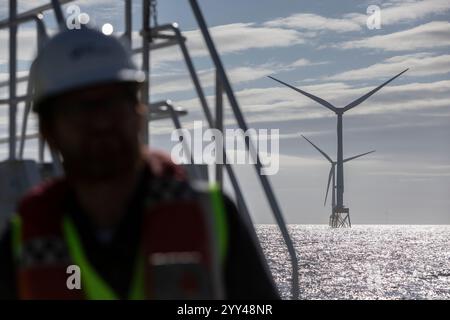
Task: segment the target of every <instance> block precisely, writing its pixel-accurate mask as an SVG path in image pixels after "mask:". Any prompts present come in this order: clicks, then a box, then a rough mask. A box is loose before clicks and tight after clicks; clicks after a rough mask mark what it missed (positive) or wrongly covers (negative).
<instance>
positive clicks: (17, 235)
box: [11, 214, 22, 261]
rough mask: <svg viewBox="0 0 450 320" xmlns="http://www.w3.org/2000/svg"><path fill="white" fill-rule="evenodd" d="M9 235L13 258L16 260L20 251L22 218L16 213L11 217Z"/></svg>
mask: <svg viewBox="0 0 450 320" xmlns="http://www.w3.org/2000/svg"><path fill="white" fill-rule="evenodd" d="M11 237H12V239H11V244H12V252H13V255H14V259H15V260H16V261H18V260H19V258H20V254H21V251H22V219H21V218H20V216H19V215H18V214H15V215H14V216H13V217H12V218H11Z"/></svg>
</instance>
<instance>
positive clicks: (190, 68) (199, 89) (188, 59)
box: [173, 27, 256, 236]
mask: <svg viewBox="0 0 450 320" xmlns="http://www.w3.org/2000/svg"><path fill="white" fill-rule="evenodd" d="M173 31H174V32H175V35H176V36H177V38H178V43H179V45H180V48H181V52H182V53H183V57H184V61H185V62H186V67H187V68H188V71H189V74H190V75H191V79H192V82H193V83H194V87H195V91H196V92H197V96H198V98H199V100H200V105H201V106H202V109H203V113H204V114H205V118H206V121H207V122H208V126H209V127H210V128H214V120H213V116H212V114H211V110H210V109H209V106H208V102H207V101H206V98H205V94H204V93H203V89H202V86H201V85H200V80H199V79H198V76H197V74H196V72H195V68H194V64H193V63H192V59H191V57H190V55H189V52H188V50H187V47H186V45H185V43H184V42H183V39H182V36H181V33H180V30H179V29H178V28H176V27H173ZM223 156H224V162H225V163H224V165H225V169H226V170H227V173H228V177H229V178H230V183H231V185H232V186H233V189H234V191H235V192H236V200H237V203H238V206H239V209H240V210H241V211H239V212H241V213H243V215H242V217H243V218H244V221H245V223H246V224H247V225H248V227H249V228H250V227H252V226H253V223H252V219H251V216H250V211H249V210H248V207H247V204H246V202H245V199H244V196H243V195H242V192H241V188H240V187H239V182H238V180H237V178H236V175H235V173H234V171H233V168H232V167H231V164H230V163H227V152H226V148H225V146H224V148H223ZM255 236H256V233H255Z"/></svg>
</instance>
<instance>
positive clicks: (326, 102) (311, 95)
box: [268, 76, 337, 112]
mask: <svg viewBox="0 0 450 320" xmlns="http://www.w3.org/2000/svg"><path fill="white" fill-rule="evenodd" d="M268 77H269V78H270V79H272V80H275V81H277V82H279V83H281V84H284V85H285V86H287V87H289V88H291V89H294V90H295V91H297V92H300V93H301V94H303V95H304V96H307V97H308V98H310V99H312V100H314V101H316V102H318V103H320V104H321V105H323V106H324V107H326V108H328V109H330V110H331V111H333V112H336V110H337V108H336V107H335V106H333V105H332V104H331V103H329V102H328V101H326V100H324V99H322V98H319V97H317V96H315V95H313V94H311V93H308V92H306V91H303V90H301V89H298V88H296V87H294V86H291V85H290V84H288V83H286V82H283V81H281V80H278V79H276V78H274V77H271V76H268Z"/></svg>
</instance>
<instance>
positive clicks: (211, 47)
mask: <svg viewBox="0 0 450 320" xmlns="http://www.w3.org/2000/svg"><path fill="white" fill-rule="evenodd" d="M189 3H190V4H191V8H192V11H193V12H194V16H195V18H196V20H197V23H198V24H199V27H200V31H201V33H202V35H203V39H204V40H205V42H206V46H207V47H208V51H209V54H210V55H211V58H212V60H213V62H214V65H215V67H216V70H217V72H218V74H219V75H220V78H221V79H220V80H221V81H222V84H223V87H224V90H225V93H226V94H227V97H228V101H229V103H230V105H231V108H232V110H233V113H234V116H235V118H236V120H237V122H238V124H239V127H240V128H241V129H242V130H244V132H245V131H247V130H248V126H247V123H246V121H245V119H244V116H243V114H242V112H241V109H240V108H239V104H238V102H237V99H236V97H235V96H234V92H233V89H232V87H231V83H230V82H229V80H228V77H227V75H226V73H225V69H224V67H223V64H222V61H221V59H220V57H219V54H218V52H217V50H216V47H215V44H214V42H213V40H212V38H211V35H210V33H209V30H208V27H207V25H206V21H205V19H204V17H203V14H202V12H201V10H200V7H199V6H198V3H197V0H189ZM245 144H246V148H247V150H250V151H254V150H255V147H254V145H253V142H252V141H251V139H248V140H247V139H245ZM252 154H256V164H255V170H256V172H257V176H258V177H259V179H260V181H261V184H262V186H263V188H264V192H265V194H266V197H267V200H268V201H269V204H270V206H271V209H272V212H273V214H274V216H275V219H276V221H277V224H278V227H279V228H280V231H281V233H282V235H283V239H284V242H285V244H286V246H287V248H288V252H289V255H290V257H291V264H292V291H291V294H292V299H298V297H299V284H298V259H297V254H296V252H295V248H294V245H293V243H292V240H291V238H290V236H289V231H288V230H287V227H286V223H285V222H284V218H283V215H282V213H281V209H280V207H279V205H278V202H277V199H276V197H275V195H274V193H273V191H272V187H271V185H270V182H269V179H268V178H267V176H265V175H262V174H259V173H260V172H261V169H262V164H261V160H260V158H259V154H258V153H257V152H253V153H252Z"/></svg>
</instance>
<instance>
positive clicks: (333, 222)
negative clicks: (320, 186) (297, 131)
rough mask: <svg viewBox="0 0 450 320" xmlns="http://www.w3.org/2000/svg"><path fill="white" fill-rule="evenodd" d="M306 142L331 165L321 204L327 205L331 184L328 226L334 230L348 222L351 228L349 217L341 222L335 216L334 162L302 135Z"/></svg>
mask: <svg viewBox="0 0 450 320" xmlns="http://www.w3.org/2000/svg"><path fill="white" fill-rule="evenodd" d="M301 136H302V137H303V138H304V139H305V140H306V141H308V142H309V143H310V144H311V145H312V146H313V147H314V148H315V149H316V150H317V151H319V152H320V153H321V154H322V155H323V156H324V157H325V159H327V160H328V162H329V163H330V164H331V168H330V173H329V174H328V183H327V191H326V193H325V201H324V202H323V205H324V206H325V205H326V203H327V198H328V192H329V190H330V183H331V182H333V184H332V186H333V189H332V191H331V192H332V193H331V215H330V226H331V227H334V228H338V227H341V226H343V225H344V224H346V223H347V220H348V225H349V226H351V225H352V224H351V222H350V216H347V217H344V219H343V220H341V219H340V217H339V216H336V215H335V212H334V210H335V207H336V179H335V176H336V175H335V173H336V163H337V162H336V161H333V160H332V159H331V157H330V156H329V155H328V154H326V153H325V151H323V150H321V149H320V148H319V147H318V146H316V145H315V144H314V143H313V142H312V141H311V140H309V139H308V138H306V137H305V136H304V135H301ZM373 152H375V150H372V151H369V152H365V153H361V154H358V155H356V156H353V157H350V158H346V159H344V161H343V162H344V163H346V162H348V161H351V160H354V159H357V158H360V157H362V156H365V155H367V154H370V153H373Z"/></svg>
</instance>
